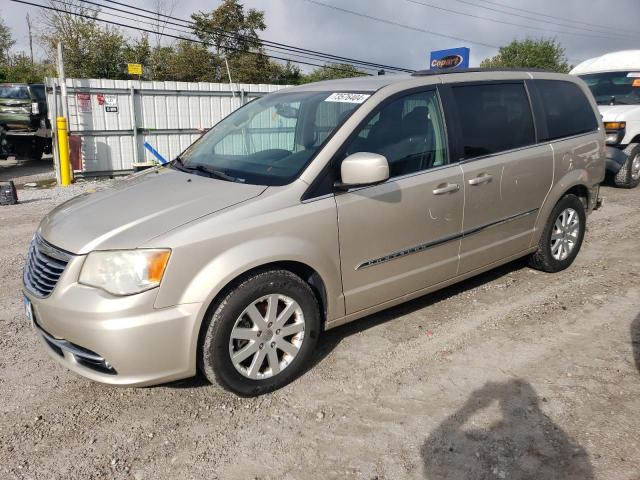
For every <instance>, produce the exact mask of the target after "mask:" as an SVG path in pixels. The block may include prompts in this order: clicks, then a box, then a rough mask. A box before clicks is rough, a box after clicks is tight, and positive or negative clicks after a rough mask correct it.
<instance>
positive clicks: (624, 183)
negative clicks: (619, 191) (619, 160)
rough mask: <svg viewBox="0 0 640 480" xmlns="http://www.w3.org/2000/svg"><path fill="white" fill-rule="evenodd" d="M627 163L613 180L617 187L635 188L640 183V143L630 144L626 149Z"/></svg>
mask: <svg viewBox="0 0 640 480" xmlns="http://www.w3.org/2000/svg"><path fill="white" fill-rule="evenodd" d="M624 153H625V154H626V155H627V161H626V162H625V164H624V165H623V166H622V167H621V168H620V170H619V171H618V173H617V174H616V176H615V177H614V179H613V182H614V183H615V185H616V187H621V188H634V187H637V186H638V184H639V183H640V143H630V144H629V145H628V146H627V148H625V149H624Z"/></svg>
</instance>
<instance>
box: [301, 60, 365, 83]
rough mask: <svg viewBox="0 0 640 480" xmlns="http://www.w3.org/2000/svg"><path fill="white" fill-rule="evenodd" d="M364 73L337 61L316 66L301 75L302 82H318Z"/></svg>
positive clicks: (358, 75)
mask: <svg viewBox="0 0 640 480" xmlns="http://www.w3.org/2000/svg"><path fill="white" fill-rule="evenodd" d="M362 75H365V73H364V72H363V71H362V70H358V69H357V68H356V67H354V66H353V65H351V64H349V63H338V64H331V65H324V66H323V67H318V68H316V69H315V70H313V71H311V72H310V73H308V74H306V75H303V76H302V83H310V82H320V81H322V80H333V79H335V78H350V77H360V76H362Z"/></svg>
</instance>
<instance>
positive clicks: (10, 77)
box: [0, 52, 56, 83]
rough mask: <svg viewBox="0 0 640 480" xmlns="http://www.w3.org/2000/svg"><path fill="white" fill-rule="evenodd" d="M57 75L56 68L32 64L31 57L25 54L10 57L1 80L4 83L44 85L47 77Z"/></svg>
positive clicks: (42, 64)
mask: <svg viewBox="0 0 640 480" xmlns="http://www.w3.org/2000/svg"><path fill="white" fill-rule="evenodd" d="M55 74H56V67H55V65H53V64H51V63H46V62H42V63H40V62H33V63H32V62H31V56H30V55H27V54H26V53H24V52H21V53H17V54H15V55H10V56H9V60H8V62H7V64H6V66H5V67H4V78H2V77H3V74H2V73H0V78H2V81H4V82H11V83H42V82H44V79H45V77H53V76H55Z"/></svg>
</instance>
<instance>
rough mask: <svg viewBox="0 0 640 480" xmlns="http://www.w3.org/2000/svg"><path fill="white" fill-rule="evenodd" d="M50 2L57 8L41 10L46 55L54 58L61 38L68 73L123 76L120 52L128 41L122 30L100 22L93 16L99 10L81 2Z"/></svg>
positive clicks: (71, 75) (84, 76)
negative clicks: (54, 9) (85, 5)
mask: <svg viewBox="0 0 640 480" xmlns="http://www.w3.org/2000/svg"><path fill="white" fill-rule="evenodd" d="M51 4H52V5H53V6H54V7H55V8H57V9H59V10H60V11H59V12H58V11H45V12H44V13H43V14H42V24H43V33H41V35H40V41H41V43H42V45H43V47H44V48H45V51H46V52H47V54H48V58H49V59H50V60H52V61H54V60H55V58H56V48H57V45H58V42H62V44H63V46H64V67H65V74H66V75H67V76H68V77H74V78H114V79H118V78H125V74H124V70H123V65H122V56H123V53H124V51H125V47H126V46H127V41H126V39H125V37H124V35H123V34H122V32H120V30H118V29H117V28H113V27H110V26H104V25H102V24H100V23H99V22H98V21H97V20H96V18H97V16H98V13H99V11H98V10H93V9H88V8H85V7H84V5H83V4H82V3H80V2H77V1H72V2H64V3H63V2H61V1H57V0H52V1H51ZM75 14H80V15H85V17H79V16H76V15H75Z"/></svg>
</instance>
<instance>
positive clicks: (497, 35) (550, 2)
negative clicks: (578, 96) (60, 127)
mask: <svg viewBox="0 0 640 480" xmlns="http://www.w3.org/2000/svg"><path fill="white" fill-rule="evenodd" d="M33 1H35V2H42V1H43V0H33ZM320 1H322V2H323V3H329V4H331V5H336V6H339V7H342V8H345V9H349V10H353V11H357V12H360V13H363V14H367V15H370V16H375V17H379V18H383V19H388V20H391V21H393V22H396V23H402V24H406V25H410V26H413V27H416V28H419V29H424V30H430V31H434V32H440V33H443V34H447V35H452V36H456V37H461V38H465V39H468V40H470V41H478V42H481V43H486V44H491V45H504V44H507V43H509V42H510V41H512V40H513V39H516V38H517V39H522V38H526V37H533V38H537V37H541V36H544V37H555V38H557V39H558V40H559V41H560V42H561V43H562V45H563V46H564V47H565V49H566V52H567V56H568V58H569V60H570V62H571V63H573V64H576V63H579V62H580V61H582V60H584V59H587V58H590V57H593V56H596V55H601V54H603V53H606V52H610V51H615V50H624V49H633V48H640V47H639V45H640V33H638V34H637V35H636V36H635V40H634V39H633V38H626V39H611V38H604V37H605V36H606V34H604V33H597V32H595V31H593V32H589V31H580V30H577V29H575V28H569V27H564V26H559V25H555V24H552V23H547V22H545V21H544V20H545V18H546V17H539V18H540V20H541V21H540V22H534V21H532V20H530V19H525V18H518V17H515V16H511V15H507V14H504V13H499V12H496V11H491V10H488V9H487V8H492V9H495V10H501V11H510V12H513V13H517V14H519V15H523V16H532V15H531V14H528V13H526V12H522V11H516V10H513V9H511V10H510V9H508V8H503V7H500V6H499V5H497V4H496V3H495V2H498V3H504V4H507V3H508V4H509V5H511V6H513V7H516V8H521V9H526V10H530V11H536V12H540V13H544V14H546V15H550V16H552V17H553V18H546V20H548V22H553V23H561V24H567V25H570V26H574V27H584V28H586V29H592V30H602V31H605V32H610V34H620V33H625V32H622V29H625V30H631V31H633V30H634V29H637V26H636V25H635V20H636V19H637V18H640V2H638V1H636V0H620V1H619V2H618V3H617V4H616V8H611V3H610V2H606V1H604V0H591V1H589V2H588V4H589V6H588V8H585V3H586V2H584V0H564V1H558V0H538V1H537V2H535V3H533V4H532V3H531V2H530V1H528V0H493V3H492V2H489V1H487V0H421V1H422V2H423V3H429V4H432V5H435V6H440V7H443V8H448V9H451V10H457V11H460V12H464V13H467V14H471V15H477V16H483V17H489V18H493V19H496V20H501V21H506V22H512V23H517V24H522V25H528V26H535V27H538V28H543V29H547V30H557V31H560V32H564V33H555V32H550V31H547V32H544V31H540V30H535V29H528V28H523V27H517V26H511V25H505V24H499V23H495V22H490V21H487V20H481V19H478V18H472V17H469V16H465V15H456V14H453V13H450V12H445V11H442V10H438V9H434V8H430V7H426V6H423V5H417V4H415V3H411V2H409V1H406V0H349V1H345V0H320ZM152 3H153V2H152V0H144V1H141V2H140V1H139V0H138V2H137V5H139V6H141V7H143V8H152ZM244 3H245V6H246V7H247V8H257V9H261V10H264V11H265V15H266V23H267V25H268V29H267V30H266V31H265V32H264V33H263V38H265V39H268V40H273V41H277V42H282V43H287V44H291V45H296V46H300V47H304V48H308V49H312V50H317V51H323V52H328V53H332V54H336V55H341V56H346V57H352V58H357V59H361V60H367V61H373V62H377V63H383V64H388V65H394V66H402V67H408V68H413V69H420V68H427V67H428V57H429V52H430V51H431V50H438V49H443V48H452V47H459V46H467V47H470V48H471V65H472V66H477V65H478V64H479V63H480V61H481V60H482V59H484V58H486V57H488V56H492V55H495V53H496V49H493V48H489V47H485V46H479V45H475V44H473V43H471V42H464V41H457V40H452V39H448V38H443V37H440V36H437V35H431V34H428V33H423V32H417V31H414V30H408V29H405V28H401V27H399V26H394V25H388V24H385V23H381V22H377V21H374V20H371V19H367V18H362V17H360V16H356V15H351V14H348V13H344V12H340V11H336V10H332V9H329V8H325V7H322V6H319V5H315V4H312V3H309V2H306V1H305V0H270V1H268V2H265V1H264V0H245V2H244ZM219 4H220V2H219V1H215V2H210V3H208V4H207V7H206V8H215V7H216V6H218V5H219ZM473 4H475V5H476V6H474V5H473ZM482 5H484V6H485V7H486V8H482V7H481V6H482ZM203 8H204V6H203V3H202V2H201V1H199V0H183V1H181V2H180V5H179V8H177V9H176V13H175V15H176V16H180V17H183V18H186V17H187V16H188V14H189V13H191V12H194V11H196V10H202V9H203ZM105 11H106V9H105ZM27 12H29V13H30V15H31V16H32V18H37V16H38V9H37V8H35V7H27V6H25V5H21V4H17V3H13V2H10V1H7V2H4V6H3V8H2V17H3V19H4V20H5V22H6V23H7V24H8V25H10V26H11V28H12V30H13V34H14V37H15V38H16V41H17V44H16V47H15V49H18V50H24V51H27V50H28V35H27V24H26V20H25V15H26V13H27ZM567 19H575V20H573V21H571V20H567ZM578 22H587V23H590V24H594V25H601V27H596V26H588V25H585V24H583V23H578ZM616 27H617V28H616ZM567 32H573V34H570V33H567ZM630 35H631V36H633V34H630Z"/></svg>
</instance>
